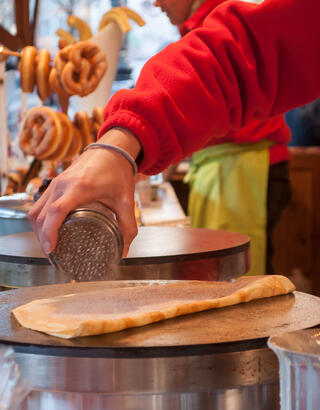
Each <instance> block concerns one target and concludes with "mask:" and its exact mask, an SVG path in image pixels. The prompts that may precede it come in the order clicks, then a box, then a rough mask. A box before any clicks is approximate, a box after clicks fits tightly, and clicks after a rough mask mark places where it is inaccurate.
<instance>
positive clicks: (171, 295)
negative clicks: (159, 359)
mask: <svg viewBox="0 0 320 410" xmlns="http://www.w3.org/2000/svg"><path fill="white" fill-rule="evenodd" d="M294 290H295V286H294V285H293V283H292V282H291V281H290V280H289V279H288V278H286V277H285V276H281V275H270V276H250V277H242V278H240V279H238V280H235V281H234V282H205V281H181V282H179V281H177V282H174V283H170V284H152V285H142V286H138V287H122V288H121V287H120V288H108V282H104V283H103V282H102V283H101V290H99V291H94V292H93V291H92V292H86V293H78V294H70V295H63V296H57V297H53V298H50V299H39V300H34V301H32V302H30V303H27V304H25V305H22V306H19V307H17V308H15V309H13V310H12V312H13V314H14V316H15V317H16V319H17V320H18V321H19V323H20V324H21V325H22V326H24V327H27V328H30V329H33V330H38V331H41V332H44V333H47V334H49V335H53V336H58V337H62V338H67V339H68V338H72V337H78V336H89V335H99V334H103V333H111V332H117V331H119V330H123V329H126V328H130V327H137V326H143V325H147V324H149V323H153V322H158V321H160V320H164V319H169V318H173V317H176V316H181V315H186V314H189V313H195V312H200V311H203V310H207V309H212V308H221V307H224V306H230V305H235V304H238V303H243V302H249V301H251V300H254V299H260V298H266V297H270V296H276V295H283V294H287V293H289V292H292V291H294Z"/></svg>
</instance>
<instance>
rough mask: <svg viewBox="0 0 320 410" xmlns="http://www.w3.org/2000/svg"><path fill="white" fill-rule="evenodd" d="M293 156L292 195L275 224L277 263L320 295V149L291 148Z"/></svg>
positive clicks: (280, 269)
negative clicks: (308, 284) (305, 281)
mask: <svg viewBox="0 0 320 410" xmlns="http://www.w3.org/2000/svg"><path fill="white" fill-rule="evenodd" d="M291 157H292V159H291V162H290V178H291V184H292V198H291V201H290V203H289V205H288V206H287V208H286V209H285V210H284V212H283V214H282V215H281V218H280V221H279V222H278V224H277V226H276V228H275V232H274V243H275V255H274V260H273V263H274V266H275V270H276V273H279V274H286V275H289V276H293V277H295V276H298V277H300V279H301V280H309V281H310V285H311V289H310V291H311V292H312V293H314V294H316V295H319V296H320V149H319V148H318V147H306V148H291Z"/></svg>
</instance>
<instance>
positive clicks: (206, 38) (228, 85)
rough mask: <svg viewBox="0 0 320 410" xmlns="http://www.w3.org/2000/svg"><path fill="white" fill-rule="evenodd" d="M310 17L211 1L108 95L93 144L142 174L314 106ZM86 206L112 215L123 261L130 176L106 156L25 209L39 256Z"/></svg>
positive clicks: (313, 3)
mask: <svg viewBox="0 0 320 410" xmlns="http://www.w3.org/2000/svg"><path fill="white" fill-rule="evenodd" d="M319 16H320V2H319V1H318V0H265V1H264V2H263V3H262V4H260V5H257V4H251V3H244V2H239V1H228V2H226V3H223V4H221V5H220V6H218V7H217V8H216V9H215V10H214V11H213V12H211V13H209V15H208V16H207V17H206V18H205V19H204V21H203V22H202V24H201V26H200V27H198V28H197V29H195V30H192V31H191V32H190V33H188V34H187V35H185V36H184V37H183V38H182V39H181V40H179V41H178V42H176V43H174V44H172V45H169V46H168V47H166V48H165V49H164V50H162V51H161V52H160V53H158V54H157V55H156V56H154V57H152V58H151V59H150V60H149V61H148V62H147V63H146V64H145V66H144V67H143V69H142V71H141V74H140V76H139V78H138V81H137V84H136V86H135V88H134V89H132V90H120V91H118V92H117V93H116V94H115V95H114V96H113V97H112V99H111V100H110V101H109V103H108V104H107V106H106V109H105V122H104V124H103V126H102V128H101V130H100V139H99V142H100V143H104V144H108V145H113V146H117V147H119V148H120V149H122V150H124V151H126V152H127V153H129V154H130V156H131V157H132V158H134V159H136V160H137V162H138V165H139V171H140V172H142V173H145V174H149V175H151V174H156V173H159V172H161V171H162V170H163V169H165V168H167V167H168V165H169V164H172V163H177V162H179V161H180V160H182V159H183V158H184V157H186V156H188V155H190V154H191V153H192V152H195V151H197V150H199V149H201V148H203V147H204V146H205V144H206V143H208V141H209V140H210V139H211V138H212V135H215V136H216V138H217V137H219V136H221V137H222V136H224V135H225V134H226V133H227V132H228V131H229V130H236V129H240V128H241V127H243V126H246V125H248V124H249V123H250V122H252V121H254V120H259V121H264V120H267V119H268V118H271V117H273V116H275V115H279V114H281V113H284V112H285V111H287V110H289V109H292V108H294V107H297V106H299V105H303V104H306V103H308V102H310V101H312V100H314V99H316V98H317V97H319V96H320V81H319V72H320V42H319V38H320V24H319ZM168 66H170V67H171V70H170V71H169V70H168V69H167V67H168ZM186 96H187V98H188V104H186ZM199 118H201V121H199ZM91 201H100V202H103V203H104V204H105V205H107V206H108V207H110V208H111V209H113V210H114V211H115V213H116V215H117V218H118V223H119V226H120V229H121V231H122V234H123V237H124V242H125V248H124V255H126V252H127V251H128V249H129V246H130V243H131V241H132V240H133V238H134V237H135V236H136V234H137V226H136V222H135V216H134V177H133V173H132V164H131V163H130V161H129V160H128V159H127V158H126V157H125V155H123V154H121V153H119V152H117V151H115V150H111V149H89V150H87V151H86V152H84V153H83V154H82V155H81V156H80V157H79V158H78V159H77V160H76V161H75V162H74V163H73V164H72V165H71V166H70V167H69V168H68V169H67V170H66V171H64V172H63V173H62V174H60V175H59V176H58V177H57V178H55V179H54V180H53V181H52V183H51V184H50V186H49V188H48V189H47V190H46V191H45V193H44V194H43V195H42V197H41V198H40V199H39V200H38V201H37V203H36V204H35V206H34V207H33V209H32V210H31V212H30V214H29V217H30V221H31V224H32V226H33V229H34V231H35V232H36V234H37V236H38V239H39V241H40V243H41V246H42V248H43V250H44V252H45V253H49V252H50V251H51V250H52V249H54V247H55V244H56V241H57V234H58V228H59V226H60V225H61V223H62V222H63V220H64V219H65V217H66V215H67V214H68V212H70V211H71V210H72V209H74V208H76V207H78V206H80V205H82V204H84V203H88V202H91Z"/></svg>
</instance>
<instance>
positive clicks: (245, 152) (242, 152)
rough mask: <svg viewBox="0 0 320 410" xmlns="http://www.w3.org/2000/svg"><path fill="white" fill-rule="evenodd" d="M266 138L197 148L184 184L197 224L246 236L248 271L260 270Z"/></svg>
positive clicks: (262, 269) (263, 260) (263, 246)
mask: <svg viewBox="0 0 320 410" xmlns="http://www.w3.org/2000/svg"><path fill="white" fill-rule="evenodd" d="M270 145H271V142H270V141H261V142H258V143H256V144H234V143H230V144H221V145H215V146H211V147H208V148H205V149H202V150H200V151H198V152H196V153H195V154H194V156H193V160H192V162H191V164H190V168H189V171H188V173H187V175H186V176H185V178H184V182H188V183H189V184H190V189H191V190H190V196H189V205H188V207H189V215H190V217H191V224H192V226H193V227H197V228H208V229H218V230H226V231H233V232H238V233H242V234H245V235H248V236H249V237H250V271H249V272H248V275H263V274H265V266H266V222H267V211H266V203H267V186H268V171H269V147H270Z"/></svg>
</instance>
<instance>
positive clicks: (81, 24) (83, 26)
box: [67, 14, 92, 41]
mask: <svg viewBox="0 0 320 410" xmlns="http://www.w3.org/2000/svg"><path fill="white" fill-rule="evenodd" d="M67 23H68V25H69V26H70V27H74V28H76V29H77V30H78V33H79V38H80V40H81V41H82V40H89V38H91V37H92V31H91V28H90V26H89V25H88V24H87V23H86V22H85V21H84V20H82V19H81V18H80V17H77V16H75V15H73V14H70V15H69V16H68V19H67Z"/></svg>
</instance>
